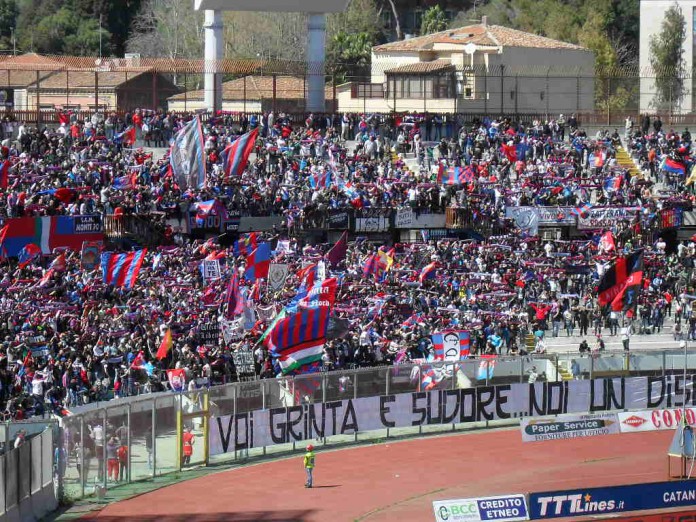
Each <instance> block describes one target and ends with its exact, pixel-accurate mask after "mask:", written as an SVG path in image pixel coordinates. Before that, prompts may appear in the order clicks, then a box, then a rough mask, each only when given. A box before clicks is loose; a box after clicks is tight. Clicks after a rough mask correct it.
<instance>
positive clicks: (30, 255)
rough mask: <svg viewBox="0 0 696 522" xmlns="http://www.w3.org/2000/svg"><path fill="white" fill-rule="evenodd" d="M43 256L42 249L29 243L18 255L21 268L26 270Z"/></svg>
mask: <svg viewBox="0 0 696 522" xmlns="http://www.w3.org/2000/svg"><path fill="white" fill-rule="evenodd" d="M40 255H41V249H40V248H39V247H38V246H36V245H35V244H34V243H29V244H28V245H26V246H25V247H24V248H22V250H20V251H19V254H17V259H18V260H19V268H24V267H25V266H27V265H28V264H30V263H31V262H32V261H34V259H36V258H37V257H39V256H40Z"/></svg>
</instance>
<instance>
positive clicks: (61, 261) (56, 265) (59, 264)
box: [49, 252, 68, 272]
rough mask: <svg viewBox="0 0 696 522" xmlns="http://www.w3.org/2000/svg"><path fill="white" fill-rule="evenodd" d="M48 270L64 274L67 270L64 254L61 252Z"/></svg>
mask: <svg viewBox="0 0 696 522" xmlns="http://www.w3.org/2000/svg"><path fill="white" fill-rule="evenodd" d="M49 268H51V269H53V270H55V271H56V272H65V270H66V269H67V268H68V262H67V260H66V259H65V252H61V254H60V255H58V256H57V257H56V258H55V259H54V260H53V261H52V262H51V266H49Z"/></svg>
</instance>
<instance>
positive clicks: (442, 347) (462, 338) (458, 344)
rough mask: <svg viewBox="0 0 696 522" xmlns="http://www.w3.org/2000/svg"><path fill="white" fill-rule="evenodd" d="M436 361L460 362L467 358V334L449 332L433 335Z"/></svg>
mask: <svg viewBox="0 0 696 522" xmlns="http://www.w3.org/2000/svg"><path fill="white" fill-rule="evenodd" d="M432 341H433V348H434V349H435V360H436V361H443V360H445V361H461V360H463V359H466V358H467V357H469V333H468V332H462V331H455V330H449V331H445V332H438V333H434V334H433V338H432Z"/></svg>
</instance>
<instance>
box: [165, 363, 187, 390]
mask: <svg viewBox="0 0 696 522" xmlns="http://www.w3.org/2000/svg"><path fill="white" fill-rule="evenodd" d="M167 380H168V381H169V387H170V388H171V389H172V391H173V392H180V391H184V389H185V387H186V370H185V369H184V368H177V369H175V370H167Z"/></svg>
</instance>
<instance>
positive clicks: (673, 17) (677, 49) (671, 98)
mask: <svg viewBox="0 0 696 522" xmlns="http://www.w3.org/2000/svg"><path fill="white" fill-rule="evenodd" d="M685 40H686V21H685V20H684V15H683V14H682V11H681V9H680V8H679V6H678V5H677V4H676V3H675V4H674V5H672V6H670V7H669V8H668V9H667V10H666V11H665V18H664V20H663V21H662V26H661V30H660V32H659V33H657V34H654V35H653V36H652V37H651V38H650V65H651V66H652V69H653V72H654V74H655V97H654V98H653V105H654V106H655V108H659V109H668V110H669V111H673V110H674V109H675V108H677V107H679V106H680V105H681V100H682V98H683V97H684V57H683V54H684V48H683V45H684V41H685Z"/></svg>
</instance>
